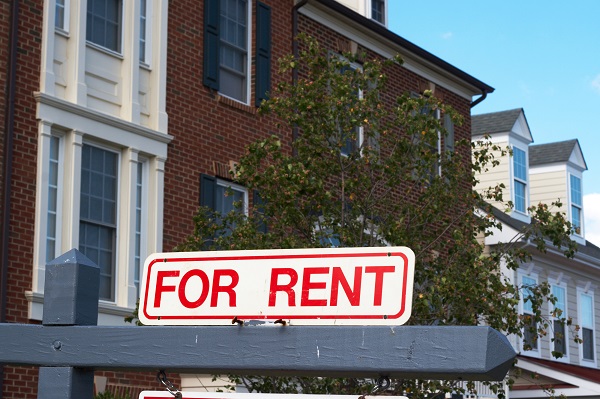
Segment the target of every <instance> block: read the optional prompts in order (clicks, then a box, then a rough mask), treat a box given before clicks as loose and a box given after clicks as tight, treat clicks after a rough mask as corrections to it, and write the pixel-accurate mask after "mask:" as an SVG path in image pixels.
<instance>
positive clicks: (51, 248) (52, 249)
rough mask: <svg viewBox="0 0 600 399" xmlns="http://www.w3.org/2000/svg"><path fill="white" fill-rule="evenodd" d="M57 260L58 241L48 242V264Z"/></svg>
mask: <svg viewBox="0 0 600 399" xmlns="http://www.w3.org/2000/svg"><path fill="white" fill-rule="evenodd" d="M54 258H56V241H54V240H47V241H46V262H50V261H51V260H54Z"/></svg>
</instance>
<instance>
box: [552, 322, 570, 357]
mask: <svg viewBox="0 0 600 399" xmlns="http://www.w3.org/2000/svg"><path fill="white" fill-rule="evenodd" d="M553 328H554V337H553V338H554V350H555V351H556V352H560V353H567V346H566V344H565V343H566V335H565V325H564V324H563V323H561V322H560V321H558V320H554V324H553Z"/></svg>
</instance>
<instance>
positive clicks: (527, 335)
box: [523, 317, 538, 351]
mask: <svg viewBox="0 0 600 399" xmlns="http://www.w3.org/2000/svg"><path fill="white" fill-rule="evenodd" d="M537 341H538V339H537V324H536V323H535V320H534V319H533V317H529V319H528V320H527V327H525V330H524V331H523V343H524V346H530V348H527V350H531V351H537V346H538V345H537Z"/></svg>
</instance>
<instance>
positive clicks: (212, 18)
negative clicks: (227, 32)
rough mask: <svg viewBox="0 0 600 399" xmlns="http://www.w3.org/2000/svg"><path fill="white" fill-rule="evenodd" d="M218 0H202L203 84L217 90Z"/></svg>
mask: <svg viewBox="0 0 600 399" xmlns="http://www.w3.org/2000/svg"><path fill="white" fill-rule="evenodd" d="M220 19H221V7H220V0H206V1H205V2H204V60H203V65H204V80H203V83H204V85H206V86H208V87H210V88H211V89H214V90H219V58H220V54H219V45H220V38H219V20H220Z"/></svg>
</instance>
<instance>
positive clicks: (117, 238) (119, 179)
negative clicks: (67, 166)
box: [76, 139, 126, 304]
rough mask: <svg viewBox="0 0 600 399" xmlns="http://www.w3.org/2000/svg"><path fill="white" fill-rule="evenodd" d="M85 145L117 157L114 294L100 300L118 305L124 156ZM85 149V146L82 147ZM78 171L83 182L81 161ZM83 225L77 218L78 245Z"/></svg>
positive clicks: (91, 142)
mask: <svg viewBox="0 0 600 399" xmlns="http://www.w3.org/2000/svg"><path fill="white" fill-rule="evenodd" d="M83 145H88V146H90V147H95V148H98V149H101V150H103V151H107V152H112V153H114V154H115V155H116V156H117V165H116V167H117V173H116V177H117V182H116V183H117V184H116V186H117V187H116V191H117V192H116V193H115V194H116V202H117V203H116V209H115V253H114V254H113V257H114V270H113V271H112V285H113V287H112V292H113V295H112V297H113V299H100V302H105V303H110V304H116V303H117V296H118V295H119V290H120V288H121V286H122V285H121V284H119V280H120V279H119V273H120V270H119V252H120V247H121V246H122V244H121V241H122V240H121V238H120V235H121V234H123V228H122V222H121V217H120V213H121V207H122V206H123V204H122V202H123V201H124V198H123V196H122V195H121V193H122V188H123V187H122V185H123V174H124V173H125V172H126V171H125V170H124V168H123V167H122V162H123V159H122V156H121V153H120V151H119V150H118V149H117V148H115V147H112V146H108V145H105V144H101V143H99V142H97V141H95V140H89V139H84V140H83ZM82 147H83V146H82ZM78 169H79V176H80V177H79V180H80V181H81V159H80V162H79V165H78ZM80 197H81V186H80V187H79V193H78V199H79V198H80ZM78 209H81V201H80V202H79V207H78ZM80 224H81V217H80V216H78V217H77V227H76V228H77V236H78V240H77V245H79V236H80V234H81V230H80V228H79V226H80Z"/></svg>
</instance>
